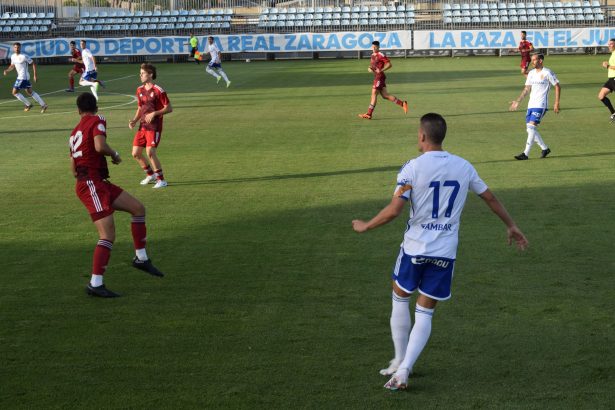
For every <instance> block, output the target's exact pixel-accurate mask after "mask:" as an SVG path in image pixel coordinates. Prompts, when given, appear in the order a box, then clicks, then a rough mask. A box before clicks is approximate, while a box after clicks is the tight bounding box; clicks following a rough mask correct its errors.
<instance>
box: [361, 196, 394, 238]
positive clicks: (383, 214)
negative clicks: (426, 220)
mask: <svg viewBox="0 0 615 410" xmlns="http://www.w3.org/2000/svg"><path fill="white" fill-rule="evenodd" d="M405 204H406V201H405V200H403V199H401V198H400V197H397V196H395V197H393V199H392V200H391V202H390V203H389V204H388V205H387V206H385V207H384V208H383V209H382V210H381V211H380V212H378V215H376V216H374V217H373V218H372V219H371V220H369V221H367V222H366V221H362V220H360V219H355V220H353V221H352V229H354V231H355V232H358V233H363V232H365V231H368V230H370V229H374V228H377V227H379V226H381V225H384V224H386V223H388V222H391V221H392V220H393V219H395V218H397V217H398V216H399V214H400V213H401V212H402V211H403V209H404V205H405Z"/></svg>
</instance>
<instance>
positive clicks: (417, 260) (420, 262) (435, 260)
mask: <svg viewBox="0 0 615 410" xmlns="http://www.w3.org/2000/svg"><path fill="white" fill-rule="evenodd" d="M411 261H412V264H413V265H423V264H425V263H431V264H432V265H436V266H439V267H441V268H446V267H448V265H449V264H450V263H451V262H450V261H447V260H444V259H438V258H425V257H422V256H420V257H413V258H412V259H411Z"/></svg>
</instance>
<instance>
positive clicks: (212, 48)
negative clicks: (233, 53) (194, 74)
mask: <svg viewBox="0 0 615 410" xmlns="http://www.w3.org/2000/svg"><path fill="white" fill-rule="evenodd" d="M204 52H205V53H209V55H210V56H211V60H210V61H209V63H208V64H207V67H206V68H205V71H207V72H208V73H209V74H211V75H213V76H214V77H216V83H219V82H220V79H221V78H224V81H226V88H229V87H230V86H231V82H230V80H229V79H228V77H227V76H226V73H225V72H224V70H223V69H222V60H221V59H220V49H219V48H218V46H216V44H215V43H214V38H213V37H211V36H209V37H207V44H206V45H205V50H204Z"/></svg>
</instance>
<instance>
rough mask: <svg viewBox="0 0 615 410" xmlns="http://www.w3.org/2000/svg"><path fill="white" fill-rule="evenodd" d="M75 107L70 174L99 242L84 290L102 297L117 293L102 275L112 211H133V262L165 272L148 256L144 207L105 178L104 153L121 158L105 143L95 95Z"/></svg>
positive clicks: (116, 160)
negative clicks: (78, 116) (73, 177)
mask: <svg viewBox="0 0 615 410" xmlns="http://www.w3.org/2000/svg"><path fill="white" fill-rule="evenodd" d="M77 109H78V111H79V115H80V116H81V121H79V124H77V126H76V127H75V129H74V130H73V132H72V133H71V136H70V140H69V146H70V156H71V162H72V169H73V175H74V176H75V178H77V184H76V187H75V192H76V194H77V196H78V197H79V199H80V200H81V202H82V203H83V205H85V207H86V208H87V210H88V212H89V213H90V217H91V218H92V221H93V222H94V225H95V226H96V229H97V230H98V237H99V240H98V243H97V244H96V248H95V249H94V258H93V263H92V277H91V279H90V283H89V284H88V286H87V288H86V291H87V293H88V294H89V295H92V296H99V297H103V298H112V297H116V296H119V295H118V294H117V293H115V292H112V291H110V290H109V289H107V288H106V287H105V285H104V283H103V275H104V274H105V270H106V269H107V264H108V263H109V258H110V257H111V249H112V247H113V242H114V241H115V223H114V220H113V212H114V211H116V210H117V211H124V212H128V213H130V214H131V215H132V223H131V231H132V239H133V243H134V247H135V253H136V256H135V258H134V259H133V261H132V266H133V267H135V268H137V269H140V270H143V271H145V272H147V273H149V274H150V275H153V276H164V274H163V273H162V272H160V271H159V270H158V269H156V267H155V266H154V265H153V264H152V261H151V260H150V259H149V258H148V257H147V252H146V250H145V245H146V233H147V230H146V226H145V207H144V206H143V204H142V203H141V202H140V201H139V200H137V199H136V198H134V197H133V196H132V195H130V194H128V193H127V192H126V191H124V190H122V188H120V187H118V186H117V185H114V184H112V183H111V182H109V181H108V178H109V169H108V168H107V160H106V158H105V157H111V162H113V163H114V164H116V165H117V164H119V163H120V162H122V159H121V158H120V154H118V152H117V151H115V150H114V149H113V148H111V147H110V146H109V144H107V122H106V121H105V118H104V117H103V116H102V115H96V113H97V111H98V107H97V106H96V98H95V97H94V96H93V95H92V94H90V93H83V94H81V95H80V96H79V97H77Z"/></svg>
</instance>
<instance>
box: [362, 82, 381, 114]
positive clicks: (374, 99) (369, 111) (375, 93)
mask: <svg viewBox="0 0 615 410" xmlns="http://www.w3.org/2000/svg"><path fill="white" fill-rule="evenodd" d="M379 93H380V92H379V91H378V90H377V89H376V88H372V98H371V100H370V101H369V108H368V109H367V112H366V113H365V114H359V118H364V119H366V120H371V119H372V113H373V112H374V109H375V108H376V102H377V100H378V94H379Z"/></svg>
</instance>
